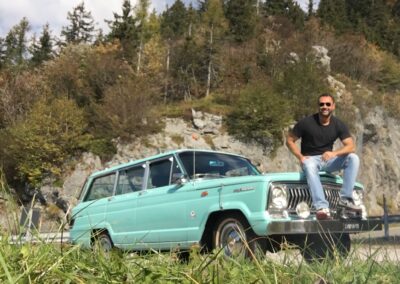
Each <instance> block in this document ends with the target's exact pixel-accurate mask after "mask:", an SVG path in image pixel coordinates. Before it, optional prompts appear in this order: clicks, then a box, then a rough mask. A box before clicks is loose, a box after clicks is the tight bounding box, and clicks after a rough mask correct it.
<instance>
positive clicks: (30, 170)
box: [5, 98, 90, 185]
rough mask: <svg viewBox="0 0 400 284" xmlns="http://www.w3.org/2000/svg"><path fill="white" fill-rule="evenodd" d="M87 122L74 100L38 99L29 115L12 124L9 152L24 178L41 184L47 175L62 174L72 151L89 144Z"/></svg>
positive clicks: (8, 154)
mask: <svg viewBox="0 0 400 284" xmlns="http://www.w3.org/2000/svg"><path fill="white" fill-rule="evenodd" d="M86 127H87V123H86V121H85V118H84V114H83V111H82V110H80V109H79V108H78V107H77V106H76V104H75V102H74V101H72V100H68V99H62V98H60V99H54V100H50V101H49V100H45V99H41V100H39V101H37V102H36V103H35V104H34V105H33V107H32V109H31V111H30V112H29V113H28V115H27V117H26V119H25V120H24V121H21V122H20V123H17V124H16V125H15V126H14V127H12V128H10V129H9V131H8V133H9V135H10V137H8V139H9V140H11V143H10V144H9V145H7V146H6V149H5V152H6V153H7V156H8V157H9V158H10V159H12V160H13V161H14V165H15V168H16V169H17V171H18V175H19V177H20V179H21V180H25V181H28V182H29V183H31V184H32V185H38V184H39V183H40V182H41V181H42V179H43V178H44V177H45V176H47V175H50V176H55V177H59V176H60V175H61V167H62V165H63V163H64V162H65V161H66V159H68V157H70V155H71V154H73V153H74V152H76V151H77V150H79V149H82V148H83V147H84V146H85V145H87V143H88V140H89V138H90V137H89V136H88V135H87V134H85V130H86Z"/></svg>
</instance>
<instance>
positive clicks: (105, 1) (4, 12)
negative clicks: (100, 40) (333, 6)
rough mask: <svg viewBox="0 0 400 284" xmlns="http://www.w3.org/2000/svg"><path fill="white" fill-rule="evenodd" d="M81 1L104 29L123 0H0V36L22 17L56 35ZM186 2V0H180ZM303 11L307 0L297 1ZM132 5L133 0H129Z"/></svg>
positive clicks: (166, 0)
mask: <svg viewBox="0 0 400 284" xmlns="http://www.w3.org/2000/svg"><path fill="white" fill-rule="evenodd" d="M82 1H84V3H85V8H86V10H87V11H90V12H91V13H92V16H93V18H94V20H95V23H96V27H97V28H102V29H103V31H104V32H105V33H106V32H107V31H108V27H107V24H106V23H105V22H104V20H105V19H107V20H113V19H114V17H113V12H116V13H118V14H121V9H122V2H123V0H0V37H2V38H4V37H5V36H6V35H7V33H8V31H9V30H10V29H11V28H12V27H13V26H14V25H16V24H18V23H19V22H20V21H21V19H22V18H23V17H26V18H27V19H28V21H29V23H30V25H31V31H32V32H35V33H36V34H37V35H40V33H41V31H42V28H43V26H44V25H45V24H46V23H48V24H49V26H50V30H51V33H52V35H53V36H59V35H60V31H61V29H62V27H63V26H67V25H68V20H67V14H68V12H71V11H72V9H73V8H74V7H76V6H77V5H79V4H80V3H81V2H82ZM173 2H174V0H151V10H153V8H154V9H156V11H158V12H161V11H162V10H164V9H165V7H166V5H169V6H170V5H171V4H172V3H173ZM184 2H189V0H184ZM297 2H298V3H299V4H300V6H301V7H302V8H303V9H304V10H307V5H308V4H307V3H308V0H297ZM131 3H132V4H134V3H135V0H131Z"/></svg>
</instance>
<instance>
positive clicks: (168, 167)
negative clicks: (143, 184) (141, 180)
mask: <svg viewBox="0 0 400 284" xmlns="http://www.w3.org/2000/svg"><path fill="white" fill-rule="evenodd" d="M180 173H182V171H181V169H180V168H179V166H178V164H177V163H176V161H175V159H174V158H173V157H169V158H168V159H165V160H161V161H156V162H152V163H151V164H150V173H149V180H148V185H147V187H148V188H156V187H162V186H167V185H170V184H171V183H172V182H171V181H172V178H173V177H174V176H175V175H177V174H180Z"/></svg>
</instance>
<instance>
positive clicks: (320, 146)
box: [286, 94, 360, 220]
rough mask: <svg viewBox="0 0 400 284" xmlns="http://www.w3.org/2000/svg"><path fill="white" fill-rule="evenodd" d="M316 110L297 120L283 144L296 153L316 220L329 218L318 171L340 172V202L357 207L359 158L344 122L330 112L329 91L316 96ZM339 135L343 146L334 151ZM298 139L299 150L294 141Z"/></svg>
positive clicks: (332, 101) (332, 108)
mask: <svg viewBox="0 0 400 284" xmlns="http://www.w3.org/2000/svg"><path fill="white" fill-rule="evenodd" d="M318 106H319V111H318V113H316V114H314V115H311V116H308V117H305V118H303V119H302V120H300V121H299V122H298V123H297V124H296V125H295V126H294V128H293V130H292V131H290V132H289V134H288V136H287V142H286V145H287V146H288V148H289V149H290V151H291V152H292V153H293V154H294V155H295V156H296V157H297V159H298V160H299V162H300V165H301V167H302V169H303V171H304V173H305V175H306V178H307V183H308V187H309V188H310V192H311V197H312V201H313V206H314V207H315V209H316V210H317V213H316V217H317V219H318V220H324V219H328V218H330V211H329V203H328V201H327V200H326V199H325V195H324V190H323V188H322V184H321V180H320V176H319V172H320V171H326V172H335V171H339V170H341V169H343V170H344V172H343V186H342V189H341V192H340V196H341V199H340V201H339V206H342V207H344V208H346V209H350V210H360V208H359V207H357V206H355V205H354V202H353V198H352V195H353V187H354V184H355V182H356V177H357V173H358V168H359V165H360V161H359V158H358V156H357V155H356V154H354V152H355V144H354V141H353V139H352V137H351V135H350V132H349V130H348V128H347V126H346V125H345V124H344V123H343V122H342V121H341V120H339V119H338V118H337V117H335V116H334V115H333V111H334V110H335V100H334V98H333V96H332V95H330V94H322V95H320V96H319V98H318ZM337 138H339V139H340V140H341V141H342V144H343V146H342V147H341V148H340V149H337V150H335V151H333V143H334V142H335V141H336V139H337ZM298 139H301V151H300V150H299V148H298V147H297V145H296V143H295V142H296V141H297V140H298Z"/></svg>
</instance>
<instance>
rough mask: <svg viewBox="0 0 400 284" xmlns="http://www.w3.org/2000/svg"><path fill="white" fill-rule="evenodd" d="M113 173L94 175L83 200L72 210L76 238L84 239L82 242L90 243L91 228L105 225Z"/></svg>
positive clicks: (113, 182) (112, 188)
mask: <svg viewBox="0 0 400 284" xmlns="http://www.w3.org/2000/svg"><path fill="white" fill-rule="evenodd" d="M115 177H116V174H115V173H110V174H105V175H101V176H98V177H94V178H93V179H92V180H91V181H90V184H89V188H88V190H87V192H86V194H85V197H84V198H83V201H82V202H81V203H80V204H79V206H78V207H77V208H76V209H75V210H74V211H75V212H76V213H75V214H76V216H74V219H75V224H74V232H76V233H75V235H76V238H82V239H85V240H84V242H85V243H86V244H87V245H90V238H91V232H92V230H93V229H99V228H100V229H103V228H105V227H106V226H107V224H106V222H105V219H106V210H107V204H108V198H109V197H111V196H112V194H113V191H114V186H115V180H116V179H115Z"/></svg>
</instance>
